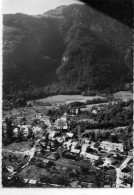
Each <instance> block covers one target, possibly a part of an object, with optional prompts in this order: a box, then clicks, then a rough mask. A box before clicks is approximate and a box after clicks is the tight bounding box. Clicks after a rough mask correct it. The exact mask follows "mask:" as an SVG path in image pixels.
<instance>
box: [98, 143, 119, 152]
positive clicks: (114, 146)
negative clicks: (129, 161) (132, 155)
mask: <svg viewBox="0 0 134 195" xmlns="http://www.w3.org/2000/svg"><path fill="white" fill-rule="evenodd" d="M100 147H101V148H103V149H106V150H108V151H110V150H119V151H120V152H123V144H122V143H112V142H109V141H102V142H101V143H100Z"/></svg>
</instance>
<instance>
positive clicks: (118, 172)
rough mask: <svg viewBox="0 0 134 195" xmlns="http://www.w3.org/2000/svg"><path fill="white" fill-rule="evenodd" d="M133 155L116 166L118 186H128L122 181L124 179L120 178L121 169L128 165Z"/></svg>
mask: <svg viewBox="0 0 134 195" xmlns="http://www.w3.org/2000/svg"><path fill="white" fill-rule="evenodd" d="M132 158H133V157H132V156H129V155H128V156H127V158H126V159H125V160H124V161H123V163H122V164H121V166H120V167H119V168H116V187H117V188H119V187H127V186H125V185H123V184H121V183H122V180H121V178H120V174H121V170H122V169H123V168H125V167H126V165H127V163H128V162H129V161H130V160H131V159H132Z"/></svg>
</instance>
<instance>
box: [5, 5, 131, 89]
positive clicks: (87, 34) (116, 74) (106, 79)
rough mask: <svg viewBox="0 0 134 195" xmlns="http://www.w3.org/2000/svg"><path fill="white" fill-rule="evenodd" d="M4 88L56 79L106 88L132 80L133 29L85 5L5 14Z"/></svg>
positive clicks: (66, 83)
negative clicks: (33, 13)
mask: <svg viewBox="0 0 134 195" xmlns="http://www.w3.org/2000/svg"><path fill="white" fill-rule="evenodd" d="M3 25H4V27H3V92H4V93H9V92H10V93H11V92H12V91H15V90H27V89H29V88H30V87H31V86H35V87H38V88H40V87H44V86H47V85H49V84H52V83H55V82H56V83H59V84H60V85H61V84H63V85H64V86H70V87H71V86H74V87H75V88H76V89H80V90H85V89H87V88H88V89H89V88H90V89H97V90H103V89H107V88H110V87H113V86H116V85H119V84H120V83H125V82H128V81H131V80H132V74H130V69H131V67H132V60H131V58H132V55H130V53H131V52H130V50H131V49H130V48H131V47H132V38H133V37H132V29H130V28H129V27H127V26H125V25H124V24H122V23H120V22H118V21H116V20H115V19H113V18H110V17H109V16H106V15H104V14H102V13H100V12H98V11H96V10H94V9H92V8H90V7H87V6H86V5H81V4H73V5H69V6H60V7H57V8H56V9H53V10H50V11H48V12H46V13H44V14H43V15H38V16H29V15H25V14H20V13H18V14H8V15H3Z"/></svg>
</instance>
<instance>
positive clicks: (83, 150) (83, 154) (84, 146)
mask: <svg viewBox="0 0 134 195" xmlns="http://www.w3.org/2000/svg"><path fill="white" fill-rule="evenodd" d="M88 146H89V144H83V145H82V148H81V153H80V156H86V150H87V147H88Z"/></svg>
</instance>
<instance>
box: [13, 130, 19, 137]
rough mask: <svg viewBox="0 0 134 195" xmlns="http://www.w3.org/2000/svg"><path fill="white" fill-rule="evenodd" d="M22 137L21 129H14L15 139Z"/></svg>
mask: <svg viewBox="0 0 134 195" xmlns="http://www.w3.org/2000/svg"><path fill="white" fill-rule="evenodd" d="M19 135H20V129H19V128H18V127H16V128H14V129H13V137H14V138H17V137H18V136H19Z"/></svg>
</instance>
